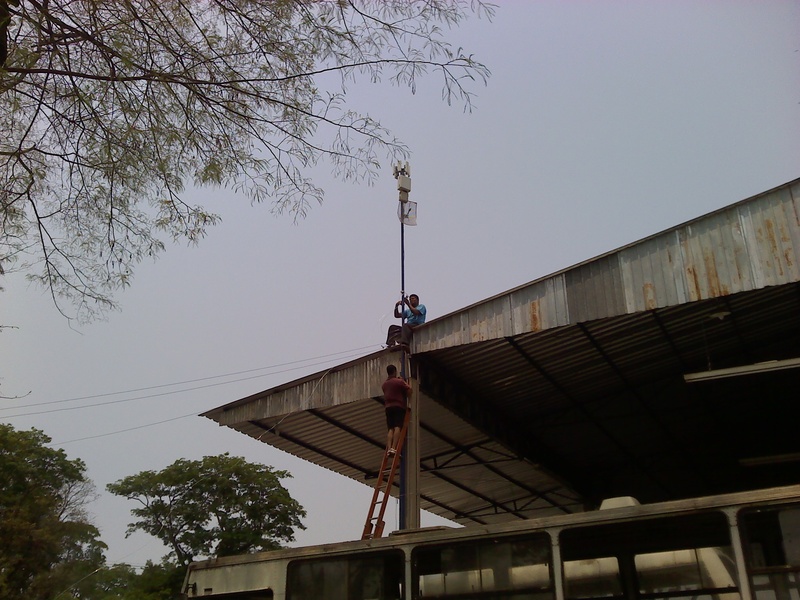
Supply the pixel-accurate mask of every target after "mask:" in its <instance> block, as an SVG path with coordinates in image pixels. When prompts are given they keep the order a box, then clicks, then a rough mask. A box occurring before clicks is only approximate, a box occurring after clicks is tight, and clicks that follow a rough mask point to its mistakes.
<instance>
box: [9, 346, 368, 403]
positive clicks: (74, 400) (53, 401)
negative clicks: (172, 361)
mask: <svg viewBox="0 0 800 600" xmlns="http://www.w3.org/2000/svg"><path fill="white" fill-rule="evenodd" d="M374 347H375V345H374V344H373V345H371V346H362V347H361V348H353V349H351V350H342V351H340V352H333V353H332V354H322V355H320V356H312V357H310V358H303V359H300V360H293V361H289V362H285V363H278V364H275V365H267V366H265V367H258V368H255V369H247V370H244V371H234V372H232V373H224V374H222V375H211V376H209V377H200V378H197V379H187V380H186V381H178V382H175V383H163V384H160V385H151V386H147V387H141V388H134V389H130V390H122V391H119V392H108V393H105V394H93V395H90V396H76V397H74V398H66V399H63V400H48V401H47V402H36V403H33V404H26V405H25V406H24V407H21V406H5V407H0V411H2V410H14V409H19V408H31V407H33V406H45V405H49V404H63V403H66V402H77V401H78V400H92V399H94V398H105V397H107V396H119V395H122V394H132V393H134V392H146V391H148V390H156V389H161V388H165V387H173V386H176V385H185V384H187V383H197V382H199V381H208V380H210V379H219V378H221V377H232V376H234V375H244V374H245V373H253V372H255V371H263V370H265V369H274V368H276V367H285V366H287V365H295V364H298V363H304V362H308V361H311V360H317V359H320V358H330V357H332V356H339V355H341V354H348V355H349V354H352V353H354V352H360V351H362V350H368V349H370V348H374ZM317 364H320V363H312V364H310V365H303V366H314V365H317ZM303 366H301V367H296V368H298V369H299V368H302V367H303ZM291 370H293V369H286V370H284V371H276V372H275V373H267V374H266V375H274V374H278V373H285V372H287V371H291ZM266 375H262V377H263V376H266ZM250 379H254V378H250ZM246 380H247V378H245V379H236V380H233V382H235V381H246ZM233 382H231V383H233ZM190 389H200V388H190ZM179 391H180V390H179ZM144 397H146V398H149V397H152V396H144ZM37 414H38V413H37Z"/></svg>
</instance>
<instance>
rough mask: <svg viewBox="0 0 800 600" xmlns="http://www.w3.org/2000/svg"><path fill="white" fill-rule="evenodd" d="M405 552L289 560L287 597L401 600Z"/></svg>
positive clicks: (289, 599)
mask: <svg viewBox="0 0 800 600" xmlns="http://www.w3.org/2000/svg"><path fill="white" fill-rule="evenodd" d="M403 562H404V560H403V553H402V551H400V550H394V551H391V552H381V553H371V554H356V555H350V556H342V557H323V558H314V559H307V560H296V561H292V562H290V563H289V568H288V574H287V586H286V598H287V600H400V599H401V598H402V584H403Z"/></svg>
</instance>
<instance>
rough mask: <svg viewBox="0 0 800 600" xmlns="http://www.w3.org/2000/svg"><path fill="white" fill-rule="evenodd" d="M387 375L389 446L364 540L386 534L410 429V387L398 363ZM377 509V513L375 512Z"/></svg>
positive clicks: (385, 385) (384, 386)
mask: <svg viewBox="0 0 800 600" xmlns="http://www.w3.org/2000/svg"><path fill="white" fill-rule="evenodd" d="M386 374H387V375H388V377H387V378H386V381H384V382H383V386H382V388H383V404H384V410H385V412H386V428H387V433H386V448H385V450H384V453H383V458H382V460H381V466H380V469H379V470H378V477H377V479H376V482H375V491H374V493H373V494H372V502H370V506H369V512H368V513H367V521H366V523H365V524H364V531H363V533H362V536H361V539H365V540H366V539H371V538H377V537H381V536H382V535H383V528H384V525H385V523H384V521H383V515H384V512H385V511H386V503H387V501H388V499H389V497H390V495H391V491H392V486H393V485H394V479H395V475H396V474H397V470H398V468H399V466H400V456H401V453H402V451H403V444H404V442H405V439H406V433H407V431H408V420H409V414H410V411H409V408H408V400H409V398H410V397H411V392H412V390H411V386H409V385H408V383H407V382H406V381H405V379H403V378H402V377H400V376H399V375H398V374H397V367H396V366H395V365H388V366H387V367H386ZM376 511H377V513H376Z"/></svg>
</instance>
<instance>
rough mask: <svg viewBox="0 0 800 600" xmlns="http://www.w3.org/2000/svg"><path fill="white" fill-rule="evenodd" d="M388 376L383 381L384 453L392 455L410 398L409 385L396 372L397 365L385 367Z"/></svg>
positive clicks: (398, 439) (395, 449)
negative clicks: (386, 431) (384, 411)
mask: <svg viewBox="0 0 800 600" xmlns="http://www.w3.org/2000/svg"><path fill="white" fill-rule="evenodd" d="M386 374H387V375H388V377H387V378H386V381H384V382H383V386H382V388H383V407H384V409H385V410H386V427H387V429H388V433H387V436H386V453H387V454H388V455H389V456H392V455H394V454H395V452H396V451H397V443H398V442H399V441H400V429H401V428H402V427H403V421H404V420H405V417H406V411H407V410H408V400H409V398H411V386H410V385H408V383H406V380H405V379H403V378H402V377H400V376H399V375H398V374H397V367H396V366H394V365H389V366H387V367H386Z"/></svg>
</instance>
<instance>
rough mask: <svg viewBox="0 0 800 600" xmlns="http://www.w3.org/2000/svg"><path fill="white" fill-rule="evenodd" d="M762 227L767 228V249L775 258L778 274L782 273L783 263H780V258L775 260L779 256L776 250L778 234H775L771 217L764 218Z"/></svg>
mask: <svg viewBox="0 0 800 600" xmlns="http://www.w3.org/2000/svg"><path fill="white" fill-rule="evenodd" d="M764 227H766V229H767V242H768V243H769V249H770V251H771V252H772V256H774V257H775V258H776V263H777V264H776V265H775V267H776V268H777V270H778V274H779V275H783V263H781V261H780V260H777V259H778V257H779V256H780V251H779V250H778V236H777V235H776V234H775V224H774V223H773V222H772V219H765V220H764Z"/></svg>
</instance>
